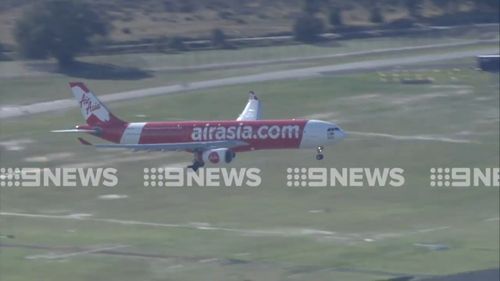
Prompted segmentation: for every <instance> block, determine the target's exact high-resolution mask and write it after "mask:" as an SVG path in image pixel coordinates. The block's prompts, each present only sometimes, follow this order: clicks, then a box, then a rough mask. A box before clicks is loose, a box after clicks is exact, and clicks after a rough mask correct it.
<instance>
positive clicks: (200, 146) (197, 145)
mask: <svg viewBox="0 0 500 281" xmlns="http://www.w3.org/2000/svg"><path fill="white" fill-rule="evenodd" d="M80 142H82V140H80ZM82 144H85V145H92V144H90V143H89V142H87V141H84V142H82ZM244 145H247V143H246V142H244V141H235V140H226V141H199V142H180V143H154V144H95V145H92V146H95V147H98V148H125V149H133V150H135V151H138V150H145V151H184V150H193V151H199V150H201V151H204V150H209V149H216V148H234V147H238V146H244Z"/></svg>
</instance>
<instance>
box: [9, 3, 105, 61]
mask: <svg viewBox="0 0 500 281" xmlns="http://www.w3.org/2000/svg"><path fill="white" fill-rule="evenodd" d="M108 30H109V25H108V23H107V22H106V21H104V20H103V19H102V18H101V17H99V15H98V14H97V13H96V12H94V11H93V10H92V9H91V8H90V7H89V6H88V5H87V4H85V3H83V2H79V1H74V0H50V1H48V2H43V4H42V3H39V4H35V6H34V7H33V8H32V9H31V10H29V11H27V12H26V13H25V14H24V15H23V16H22V17H21V19H20V20H19V21H18V22H17V23H16V27H15V29H14V37H15V39H16V41H17V43H18V46H19V50H20V52H21V54H22V55H24V56H26V57H28V58H46V57H49V56H52V57H55V58H56V59H57V61H58V62H59V65H60V66H62V67H65V66H68V65H71V64H72V63H73V62H74V57H75V56H76V55H77V54H78V53H81V52H82V51H84V50H86V49H88V48H89V47H90V46H91V38H92V37H93V36H95V35H101V36H104V35H106V34H107V33H108Z"/></svg>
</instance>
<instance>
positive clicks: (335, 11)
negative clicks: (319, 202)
mask: <svg viewBox="0 0 500 281" xmlns="http://www.w3.org/2000/svg"><path fill="white" fill-rule="evenodd" d="M328 21H329V22H330V24H331V25H333V26H341V25H343V24H344V22H343V21H342V10H340V9H339V8H337V7H333V8H331V9H330V14H329V15H328Z"/></svg>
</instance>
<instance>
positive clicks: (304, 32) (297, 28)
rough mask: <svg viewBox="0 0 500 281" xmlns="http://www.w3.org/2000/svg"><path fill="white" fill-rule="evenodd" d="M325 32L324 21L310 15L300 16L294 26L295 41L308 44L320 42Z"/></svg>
mask: <svg viewBox="0 0 500 281" xmlns="http://www.w3.org/2000/svg"><path fill="white" fill-rule="evenodd" d="M323 30H324V24H323V21H322V20H321V19H319V18H316V17H314V16H312V15H310V14H304V15H302V16H300V17H299V18H297V20H296V21H295V23H294V25H293V33H294V37H295V39H296V40H297V41H302V42H306V43H312V42H316V41H318V40H319V39H320V36H319V35H320V34H321V33H322V32H323Z"/></svg>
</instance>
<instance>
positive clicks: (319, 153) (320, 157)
mask: <svg viewBox="0 0 500 281" xmlns="http://www.w3.org/2000/svg"><path fill="white" fill-rule="evenodd" d="M323 158H325V156H324V155H323V147H322V146H318V147H317V148H316V160H323Z"/></svg>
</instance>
